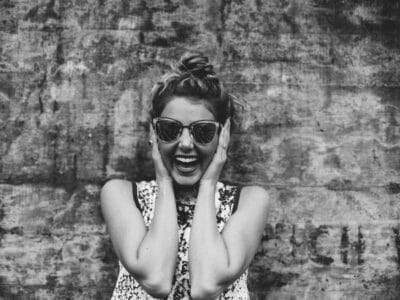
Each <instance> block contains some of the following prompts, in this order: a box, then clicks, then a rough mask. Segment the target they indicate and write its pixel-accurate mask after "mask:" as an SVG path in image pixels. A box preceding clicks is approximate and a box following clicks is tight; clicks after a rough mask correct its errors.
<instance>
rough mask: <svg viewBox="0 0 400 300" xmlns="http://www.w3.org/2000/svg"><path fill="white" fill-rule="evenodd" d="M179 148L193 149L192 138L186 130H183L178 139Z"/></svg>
mask: <svg viewBox="0 0 400 300" xmlns="http://www.w3.org/2000/svg"><path fill="white" fill-rule="evenodd" d="M179 146H180V147H181V148H183V149H192V148H193V140H192V137H191V136H190V132H189V129H188V128H183V131H182V135H181V137H180V139H179Z"/></svg>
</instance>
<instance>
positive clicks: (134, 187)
mask: <svg viewBox="0 0 400 300" xmlns="http://www.w3.org/2000/svg"><path fill="white" fill-rule="evenodd" d="M131 183H132V196H133V200H134V201H135V205H136V207H137V209H138V210H139V211H142V208H141V207H140V203H139V200H138V196H137V186H136V182H135V181H132V182H131Z"/></svg>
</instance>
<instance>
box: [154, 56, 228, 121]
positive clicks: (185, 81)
mask: <svg viewBox="0 0 400 300" xmlns="http://www.w3.org/2000/svg"><path fill="white" fill-rule="evenodd" d="M171 69H172V70H171V72H170V73H167V74H165V75H164V76H163V77H162V79H161V81H159V82H157V83H156V84H155V86H154V87H153V89H152V92H151V109H150V116H151V118H155V117H158V116H160V115H161V113H162V111H163V110H164V108H165V106H166V105H167V103H168V101H169V100H171V99H172V98H173V97H174V96H184V97H189V98H191V99H194V100H199V101H205V102H206V103H207V104H208V107H209V108H210V110H211V112H212V113H213V114H214V116H215V119H216V120H217V121H219V122H220V123H225V121H226V120H227V119H228V118H230V117H232V116H233V114H234V108H233V96H232V95H230V94H229V93H227V92H226V91H225V89H224V87H223V84H222V82H221V81H220V80H219V78H218V77H217V76H216V73H215V71H214V67H213V65H212V64H210V63H209V60H208V58H207V57H206V56H204V55H202V54H201V53H198V52H188V53H185V54H183V55H182V57H181V58H180V60H179V61H178V63H177V64H176V65H174V66H172V68H171Z"/></svg>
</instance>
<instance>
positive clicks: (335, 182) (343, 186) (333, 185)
mask: <svg viewBox="0 0 400 300" xmlns="http://www.w3.org/2000/svg"><path fill="white" fill-rule="evenodd" d="M325 187H326V188H327V189H328V190H331V191H353V190H357V188H356V187H354V185H353V182H352V181H351V180H349V179H345V178H334V179H332V180H331V181H329V182H328V183H327V184H325Z"/></svg>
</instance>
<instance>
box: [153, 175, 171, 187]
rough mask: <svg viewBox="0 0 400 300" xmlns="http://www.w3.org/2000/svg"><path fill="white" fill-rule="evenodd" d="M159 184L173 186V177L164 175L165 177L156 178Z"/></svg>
mask: <svg viewBox="0 0 400 300" xmlns="http://www.w3.org/2000/svg"><path fill="white" fill-rule="evenodd" d="M156 181H157V184H158V186H172V178H170V177H163V178H158V177H157V178H156Z"/></svg>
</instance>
